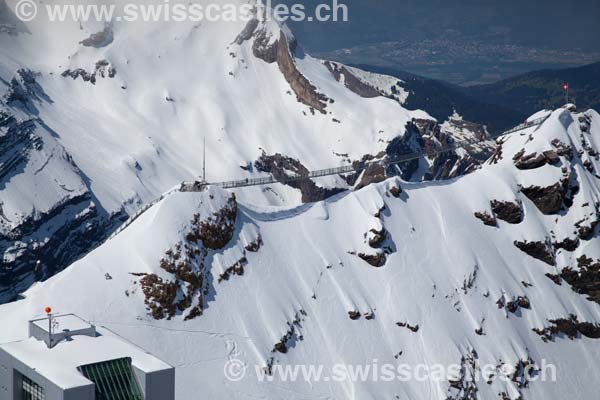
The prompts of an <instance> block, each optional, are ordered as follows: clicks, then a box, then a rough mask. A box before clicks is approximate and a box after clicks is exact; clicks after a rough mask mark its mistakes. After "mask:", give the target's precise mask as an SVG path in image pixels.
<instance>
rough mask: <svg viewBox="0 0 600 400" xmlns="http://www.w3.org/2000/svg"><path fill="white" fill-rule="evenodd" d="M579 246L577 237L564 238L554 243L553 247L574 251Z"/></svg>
mask: <svg viewBox="0 0 600 400" xmlns="http://www.w3.org/2000/svg"><path fill="white" fill-rule="evenodd" d="M577 247H579V238H574V239H571V238H565V239H563V240H562V241H560V242H555V243H554V248H555V249H564V250H566V251H575V250H577Z"/></svg>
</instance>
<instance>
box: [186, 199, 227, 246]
mask: <svg viewBox="0 0 600 400" xmlns="http://www.w3.org/2000/svg"><path fill="white" fill-rule="evenodd" d="M236 217H237V201H236V199H235V194H233V193H232V194H231V197H230V198H229V200H228V201H227V205H226V206H225V207H223V208H222V209H220V210H219V211H217V212H215V213H214V214H213V216H212V217H211V218H209V219H207V220H206V221H200V220H199V215H195V216H194V219H193V221H192V227H193V229H192V232H190V234H189V235H188V240H189V241H193V240H194V239H195V238H199V239H200V240H201V241H202V244H204V247H206V248H209V249H212V250H218V249H222V248H223V247H225V245H226V244H227V243H229V241H230V240H231V238H232V237H233V232H234V230H235V219H236Z"/></svg>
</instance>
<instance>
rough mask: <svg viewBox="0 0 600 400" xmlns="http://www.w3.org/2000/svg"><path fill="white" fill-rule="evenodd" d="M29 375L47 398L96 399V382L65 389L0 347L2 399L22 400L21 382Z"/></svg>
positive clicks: (61, 399)
mask: <svg viewBox="0 0 600 400" xmlns="http://www.w3.org/2000/svg"><path fill="white" fill-rule="evenodd" d="M23 376H26V377H28V378H29V379H31V380H32V381H34V382H35V383H37V384H38V385H40V386H41V387H42V388H43V389H44V398H45V399H46V400H95V392H94V384H93V383H91V382H90V385H88V386H83V387H79V388H75V389H67V390H63V389H61V388H59V387H58V386H56V385H55V384H54V383H52V382H50V381H49V380H48V379H46V378H44V377H43V376H42V375H40V374H38V373H37V372H36V371H35V370H34V369H32V368H30V367H29V366H27V365H25V364H23V363H22V362H21V361H19V360H17V359H15V358H13V357H12V356H11V355H10V354H8V353H6V352H5V351H4V350H2V349H0V400H22V398H21V383H22V380H23Z"/></svg>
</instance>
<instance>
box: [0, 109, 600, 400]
mask: <svg viewBox="0 0 600 400" xmlns="http://www.w3.org/2000/svg"><path fill="white" fill-rule="evenodd" d="M547 115H549V116H548V119H547V120H546V121H545V122H544V123H543V124H542V125H540V126H533V127H530V128H527V129H525V130H521V131H518V132H515V133H512V134H510V135H508V136H506V137H502V138H500V139H499V141H498V145H497V149H496V152H495V154H494V156H493V157H492V158H491V159H490V160H489V161H488V162H487V163H486V164H485V165H484V166H483V167H482V168H480V169H478V170H477V171H475V172H473V173H471V174H469V175H466V176H463V177H459V178H457V179H453V180H449V181H440V182H420V183H409V182H405V181H403V180H401V179H400V178H389V179H387V180H385V181H383V182H380V183H376V184H372V185H369V186H367V187H365V188H362V189H360V190H357V191H347V192H344V193H341V194H338V195H336V196H333V197H331V198H329V199H327V200H325V201H320V202H315V203H310V204H303V205H298V206H293V207H286V206H278V207H276V206H267V205H264V204H263V205H257V204H253V203H251V202H250V201H249V200H246V199H248V198H249V196H250V195H251V192H252V190H251V189H239V190H238V191H236V192H235V194H234V193H232V192H227V191H223V190H221V189H218V188H214V187H211V188H209V189H207V191H205V192H202V193H181V192H175V193H174V194H171V195H169V196H166V198H165V199H163V200H162V201H161V202H159V203H158V204H157V205H155V206H154V207H152V208H151V209H150V210H148V211H147V212H146V213H144V214H143V215H142V216H141V217H140V218H139V219H138V220H136V221H135V222H134V223H133V224H132V225H131V226H130V227H128V228H127V229H126V230H124V231H123V232H122V233H120V234H119V235H117V236H116V237H115V238H113V239H111V240H109V241H108V242H106V243H105V244H103V245H102V246H101V247H99V248H98V249H96V250H95V251H93V252H92V253H90V254H89V255H87V256H86V257H85V258H83V259H82V260H80V261H78V262H76V263H75V264H73V265H72V266H70V267H69V268H68V269H67V270H65V271H63V272H61V273H59V274H58V275H56V276H54V277H53V278H51V279H49V280H48V281H46V282H44V283H39V284H37V285H36V286H34V287H33V288H31V289H30V290H29V291H27V292H26V293H25V295H24V298H23V299H22V300H19V301H17V302H14V303H10V304H5V305H3V306H0V325H1V326H3V327H5V328H4V329H2V330H1V331H0V341H1V342H6V341H10V340H17V339H19V338H21V337H23V336H24V335H25V334H26V326H27V325H26V320H27V319H28V318H31V317H32V316H34V315H36V314H39V313H40V312H41V308H40V307H41V306H42V305H46V304H50V305H52V306H53V307H54V309H55V310H58V311H61V312H75V313H77V314H78V315H80V316H82V317H84V318H87V319H90V320H91V321H94V322H95V323H97V324H99V325H105V326H107V327H109V328H110V329H113V330H114V331H116V332H118V333H120V334H121V335H123V336H125V337H126V338H128V339H130V340H133V341H135V342H136V343H138V344H140V345H142V346H143V347H144V348H146V349H148V350H149V351H151V352H153V353H154V354H157V355H158V356H160V357H161V358H163V359H164V360H166V361H168V362H169V363H171V364H172V365H174V366H176V367H177V398H179V399H187V398H195V397H196V396H197V395H200V394H201V396H202V397H206V398H218V399H250V398H268V399H306V398H310V399H320V398H323V399H383V398H386V399H387V398H389V399H398V398H399V399H424V398H434V399H540V398H543V399H565V398H569V399H580V400H583V399H593V398H595V397H596V396H597V387H598V385H600V381H599V379H600V377H599V375H598V374H597V368H598V360H600V346H598V339H599V338H600V325H599V324H598V322H600V306H599V303H600V297H599V296H598V293H599V292H598V282H600V280H599V279H600V277H599V275H598V274H599V265H600V246H599V240H600V239H599V236H598V221H599V218H600V210H599V207H600V181H599V179H600V177H599V175H598V171H599V168H600V161H599V160H598V150H599V149H600V115H599V114H598V113H596V112H595V111H592V110H590V111H586V112H582V113H576V112H571V111H568V110H566V109H559V110H556V111H554V112H551V113H550V112H544V113H540V114H538V115H534V116H532V118H531V119H536V118H538V117H543V116H547ZM233 359H235V360H240V361H242V362H243V363H245V364H246V365H247V366H248V368H249V371H250V373H249V374H248V375H247V376H246V378H245V379H243V380H241V381H239V382H230V381H227V380H226V379H225V378H224V375H223V366H224V364H225V363H226V362H227V361H228V360H233ZM339 363H342V364H350V365H363V364H365V363H369V364H370V363H378V364H391V365H400V364H408V365H418V364H426V365H434V364H438V363H439V364H442V365H451V364H459V365H462V370H460V371H459V374H458V375H457V378H456V379H452V380H436V379H425V380H410V381H408V382H404V381H403V382H400V381H397V380H394V381H392V382H388V381H383V380H373V379H367V380H365V381H364V382H362V381H354V382H352V381H343V382H335V381H323V380H321V381H318V382H315V381H312V382H306V381H304V380H302V379H299V380H298V381H296V382H282V381H280V380H278V378H277V377H275V378H274V381H273V382H259V381H258V380H257V379H256V377H255V376H254V375H253V374H254V372H253V371H254V366H255V365H257V366H259V367H260V368H264V369H265V370H266V371H273V370H274V369H276V368H277V366H285V365H307V364H315V365H323V366H324V367H325V370H326V371H327V370H329V369H330V368H334V365H337V364H339ZM544 363H546V364H548V363H550V364H554V365H555V366H556V374H557V375H556V378H557V380H556V382H553V381H547V382H544V381H541V380H538V381H533V380H531V381H528V380H527V379H525V378H524V376H523V374H522V371H523V369H524V368H525V367H527V366H531V365H533V369H534V370H537V369H540V368H541V367H542V365H543V364H544ZM482 365H492V366H495V368H496V369H493V370H492V371H489V370H488V371H487V372H486V371H481V370H479V368H480V367H481V366H482ZM503 366H512V367H514V368H515V371H516V372H515V373H513V374H511V375H510V376H509V379H507V380H499V379H492V377H491V374H494V375H496V374H498V370H500V369H501V368H503ZM476 373H481V374H483V378H482V379H481V380H479V381H477V382H475V383H473V382H470V379H469V378H470V377H471V376H472V375H474V374H476ZM274 376H275V375H274Z"/></svg>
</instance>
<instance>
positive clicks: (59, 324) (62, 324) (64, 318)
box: [31, 314, 92, 333]
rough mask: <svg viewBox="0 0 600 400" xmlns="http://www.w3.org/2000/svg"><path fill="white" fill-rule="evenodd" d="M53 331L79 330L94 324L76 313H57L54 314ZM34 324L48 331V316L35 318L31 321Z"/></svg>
mask: <svg viewBox="0 0 600 400" xmlns="http://www.w3.org/2000/svg"><path fill="white" fill-rule="evenodd" d="M52 321H53V322H52V323H53V327H52V332H55V333H56V332H61V331H63V330H69V331H79V330H83V329H88V328H90V327H91V326H92V325H91V324H90V323H89V322H86V321H84V320H83V319H81V318H79V317H78V316H77V315H74V314H65V315H56V316H52ZM31 322H32V323H33V324H34V325H36V326H38V327H40V328H41V329H43V330H44V331H46V332H48V317H44V318H40V319H35V320H33V321H31Z"/></svg>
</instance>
